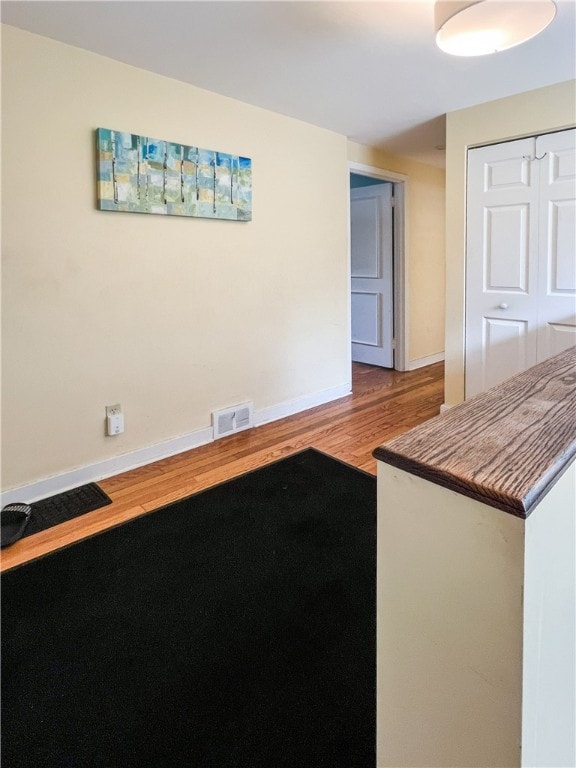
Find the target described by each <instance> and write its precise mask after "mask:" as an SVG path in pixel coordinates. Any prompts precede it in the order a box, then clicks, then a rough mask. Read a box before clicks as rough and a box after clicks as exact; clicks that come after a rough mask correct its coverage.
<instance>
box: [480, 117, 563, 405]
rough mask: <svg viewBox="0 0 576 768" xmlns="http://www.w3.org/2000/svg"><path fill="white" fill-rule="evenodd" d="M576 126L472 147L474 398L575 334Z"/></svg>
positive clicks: (560, 346) (559, 347)
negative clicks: (531, 136) (535, 135)
mask: <svg viewBox="0 0 576 768" xmlns="http://www.w3.org/2000/svg"><path fill="white" fill-rule="evenodd" d="M575 238H576V131H574V130H569V131H560V132H557V133H553V134H547V135H544V136H539V137H537V138H536V137H533V138H528V139H521V140H518V141H511V142H505V143H503V144H497V145H493V146H488V147H480V148H478V149H472V150H470V151H469V152H468V188H467V238H466V242H467V246H466V397H467V398H468V397H471V396H472V395H475V394H477V393H478V392H483V391H485V390H486V389H489V388H490V387H492V386H494V385H496V384H499V383H500V382H501V381H504V380H505V379H507V378H509V377H510V376H513V375H514V374H516V373H519V372H520V371H522V370H524V369H526V368H529V367H530V366H532V365H535V364H536V363H538V362H541V361H542V360H545V359H547V358H548V357H551V356H552V355H554V354H557V353H558V352H561V351H563V350H564V349H567V348H568V347H569V346H571V345H573V344H575V343H576V241H575Z"/></svg>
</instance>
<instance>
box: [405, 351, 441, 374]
mask: <svg viewBox="0 0 576 768" xmlns="http://www.w3.org/2000/svg"><path fill="white" fill-rule="evenodd" d="M443 360H444V352H438V353H437V354H435V355H428V356H427V357H418V358H416V360H410V362H409V363H408V365H407V366H406V370H407V371H415V370H416V369H417V368H424V367H425V366H427V365H434V363H441V362H443Z"/></svg>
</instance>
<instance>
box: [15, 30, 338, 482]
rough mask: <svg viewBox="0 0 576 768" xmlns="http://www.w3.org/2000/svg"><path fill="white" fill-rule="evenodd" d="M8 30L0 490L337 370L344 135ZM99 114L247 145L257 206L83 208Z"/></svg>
mask: <svg viewBox="0 0 576 768" xmlns="http://www.w3.org/2000/svg"><path fill="white" fill-rule="evenodd" d="M2 35H3V36H2V58H3V61H2V78H3V83H2V112H3V123H2V138H3V270H2V283H3V308H2V309H3V325H2V331H3V411H2V422H3V423H2V428H3V429H2V437H3V447H4V451H3V468H2V485H3V487H4V488H12V487H16V486H19V485H23V484H27V483H30V482H33V481H36V480H39V479H41V478H44V477H49V476H52V475H56V474H59V473H62V472H65V471H68V470H71V469H72V468H75V467H82V466H87V465H90V464H92V463H95V462H98V461H104V460H107V459H110V458H111V457H114V456H118V455H121V454H125V453H129V452H131V451H135V450H138V449H141V448H144V447H146V446H150V445H154V444H157V443H159V442H161V441H164V440H170V439H172V438H174V437H176V436H179V435H185V434H189V433H192V432H194V431H195V430H200V429H202V428H206V427H208V426H209V424H210V413H211V410H212V409H215V408H221V407H225V406H229V405H233V404H235V403H238V402H241V401H244V400H253V401H254V404H255V409H256V410H257V411H258V410H262V409H266V408H271V407H273V406H275V405H277V404H282V403H285V402H288V401H291V400H295V399H298V398H301V397H304V396H307V395H309V394H310V393H321V392H324V391H326V390H330V389H331V388H335V387H339V386H345V385H346V384H347V383H349V379H350V365H349V356H350V352H349V344H348V339H349V315H348V304H349V297H348V290H349V275H348V272H349V267H348V222H347V215H348V213H347V196H348V178H347V143H346V139H345V138H344V137H343V136H340V135H337V134H334V133H331V132H329V131H325V130H322V129H319V128H316V127H313V126H310V125H307V124H305V123H302V122H299V121H297V120H292V119H289V118H285V117H282V116H280V115H278V114H274V113H271V112H268V111H266V110H262V109H258V108H255V107H251V106H248V105H246V104H243V103H241V102H238V101H235V100H232V99H229V98H225V97H222V96H219V95H216V94H214V93H210V92H207V91H203V90H200V89H198V88H195V87H192V86H190V85H187V84H184V83H181V82H177V81H174V80H170V79H167V78H164V77H160V76H157V75H154V74H151V73H149V72H145V71H142V70H139V69H136V68H133V67H130V66H126V65H124V64H121V63H118V62H115V61H112V60H110V59H106V58H103V57H100V56H97V55H94V54H91V53H88V52H85V51H81V50H79V49H76V48H73V47H70V46H66V45H62V44H60V43H57V42H54V41H51V40H48V39H46V38H42V37H38V36H35V35H31V34H29V33H25V32H22V31H20V30H17V29H15V28H11V27H6V26H5V27H3V29H2ZM97 127H106V128H112V129H118V130H125V131H129V132H132V133H139V134H143V135H148V136H154V137H157V138H161V139H171V140H174V141H179V142H183V143H186V144H197V145H199V146H201V147H206V148H210V149H219V150H222V151H227V152H232V153H239V154H243V155H246V156H248V157H251V158H252V162H253V183H254V218H253V221H252V222H249V223H238V222H228V221H213V220H202V219H190V218H179V217H165V216H154V215H136V214H131V213H110V212H101V211H97V210H96V208H95V157H94V129H95V128H97ZM116 402H120V403H121V404H122V406H123V410H124V413H125V418H126V431H125V433H124V434H123V435H120V436H117V437H114V438H110V437H105V435H104V415H105V414H104V407H105V405H107V404H112V403H116Z"/></svg>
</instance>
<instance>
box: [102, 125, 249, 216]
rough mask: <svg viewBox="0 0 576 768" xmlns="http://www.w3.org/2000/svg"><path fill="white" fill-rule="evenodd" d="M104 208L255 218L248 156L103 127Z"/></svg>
mask: <svg viewBox="0 0 576 768" xmlns="http://www.w3.org/2000/svg"><path fill="white" fill-rule="evenodd" d="M96 142H97V184H98V208H99V209H100V210H102V211H132V212H134V213H160V214H168V215H172V216H199V217H202V218H209V219H231V220H234V221H250V220H251V219H252V162H251V160H250V159H249V158H247V157H241V156H239V155H230V154H226V153H225V152H216V151H215V150H211V149H201V148H200V147H191V146H187V145H186V144H177V143H175V142H172V141H164V140H160V139H152V138H150V137H148V136H138V135H137V134H133V133H126V132H123V131H113V130H110V129H108V128H98V130H97V131H96Z"/></svg>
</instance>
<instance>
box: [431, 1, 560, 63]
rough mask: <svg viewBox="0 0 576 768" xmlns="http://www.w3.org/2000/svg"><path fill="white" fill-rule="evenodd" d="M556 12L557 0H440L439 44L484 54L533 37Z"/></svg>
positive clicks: (463, 53) (468, 53)
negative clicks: (464, 0) (554, 0)
mask: <svg viewBox="0 0 576 768" xmlns="http://www.w3.org/2000/svg"><path fill="white" fill-rule="evenodd" d="M555 15H556V5H555V3H554V2H553V0H474V1H473V2H459V1H458V0H437V2H436V4H435V6H434V21H435V25H436V43H437V44H438V47H439V48H441V49H442V50H443V51H445V52H446V53H451V54H453V55H454V56H483V55H484V54H486V53H496V52H497V51H505V50H506V49H507V48H512V47H513V46H514V45H519V44H520V43H524V42H525V41H526V40H530V38H531V37H534V36H535V35H537V34H538V33H539V32H541V31H542V30H543V29H544V28H545V27H547V26H548V24H550V22H551V21H552V19H553V18H554V16H555Z"/></svg>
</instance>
